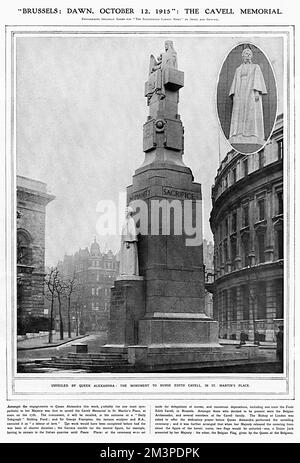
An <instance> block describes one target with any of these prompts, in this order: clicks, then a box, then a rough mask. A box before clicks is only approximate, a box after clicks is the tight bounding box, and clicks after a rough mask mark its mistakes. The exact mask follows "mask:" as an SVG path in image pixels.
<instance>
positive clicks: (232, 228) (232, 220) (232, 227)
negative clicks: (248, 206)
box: [231, 212, 237, 233]
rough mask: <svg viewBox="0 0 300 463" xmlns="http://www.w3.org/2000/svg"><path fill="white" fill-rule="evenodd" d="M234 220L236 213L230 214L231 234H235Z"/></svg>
mask: <svg viewBox="0 0 300 463" xmlns="http://www.w3.org/2000/svg"><path fill="white" fill-rule="evenodd" d="M236 218H237V215H236V212H233V213H232V219H231V231H232V233H234V232H236Z"/></svg>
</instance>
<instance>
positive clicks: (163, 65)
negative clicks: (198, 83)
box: [147, 40, 178, 102]
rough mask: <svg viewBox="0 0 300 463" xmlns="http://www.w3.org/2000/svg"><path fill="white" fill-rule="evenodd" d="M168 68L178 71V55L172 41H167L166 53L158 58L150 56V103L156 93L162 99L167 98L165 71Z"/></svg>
mask: <svg viewBox="0 0 300 463" xmlns="http://www.w3.org/2000/svg"><path fill="white" fill-rule="evenodd" d="M167 68H172V69H178V65H177V53H176V51H175V49H174V45H173V42H172V40H166V41H165V52H164V53H161V54H160V55H159V56H158V57H157V58H155V57H154V55H151V56H150V65H149V80H148V89H147V97H148V102H149V100H150V98H151V96H152V95H153V94H154V93H156V94H157V95H159V96H160V98H161V99H162V98H164V97H165V86H164V71H165V69H167Z"/></svg>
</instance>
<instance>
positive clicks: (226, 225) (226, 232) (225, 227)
mask: <svg viewBox="0 0 300 463" xmlns="http://www.w3.org/2000/svg"><path fill="white" fill-rule="evenodd" d="M224 235H225V236H227V235H228V218H227V217H226V219H224Z"/></svg>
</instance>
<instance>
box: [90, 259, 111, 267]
mask: <svg viewBox="0 0 300 463" xmlns="http://www.w3.org/2000/svg"><path fill="white" fill-rule="evenodd" d="M92 267H101V268H109V269H115V268H116V262H101V261H100V260H93V261H92Z"/></svg>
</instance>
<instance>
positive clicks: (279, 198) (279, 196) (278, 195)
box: [276, 191, 283, 215]
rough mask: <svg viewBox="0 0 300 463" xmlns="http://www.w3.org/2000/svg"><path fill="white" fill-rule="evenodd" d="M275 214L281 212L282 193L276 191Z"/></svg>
mask: <svg viewBox="0 0 300 463" xmlns="http://www.w3.org/2000/svg"><path fill="white" fill-rule="evenodd" d="M276 214H277V215H280V214H283V193H282V191H278V192H277V193H276Z"/></svg>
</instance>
